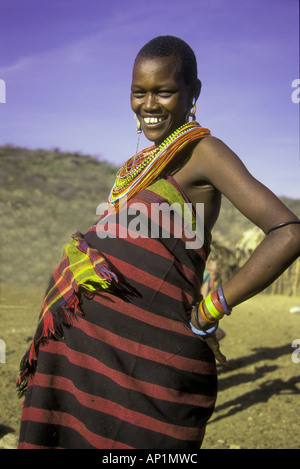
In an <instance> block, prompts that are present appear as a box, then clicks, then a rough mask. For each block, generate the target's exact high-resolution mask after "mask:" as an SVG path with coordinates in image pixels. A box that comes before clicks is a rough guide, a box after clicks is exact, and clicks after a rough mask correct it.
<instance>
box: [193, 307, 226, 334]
mask: <svg viewBox="0 0 300 469" xmlns="http://www.w3.org/2000/svg"><path fill="white" fill-rule="evenodd" d="M203 301H204V300H202V301H201V303H200V305H199V303H198V302H196V303H194V304H193V305H192V308H191V310H192V309H193V308H195V321H196V324H197V328H198V329H197V328H196V327H194V326H193V324H192V322H191V320H189V326H190V328H191V330H192V331H193V332H194V334H196V335H200V336H201V337H209V336H210V335H211V334H213V333H214V332H215V330H216V329H217V328H218V325H219V322H218V321H209V320H208V319H207V317H206V316H205V315H204V316H203V317H204V319H205V320H206V321H207V322H211V323H213V325H212V326H210V327H207V328H205V327H201V325H200V323H199V319H198V309H199V306H200V311H201V309H202V303H203ZM201 314H202V311H201ZM188 316H189V319H190V316H191V311H189V314H188Z"/></svg>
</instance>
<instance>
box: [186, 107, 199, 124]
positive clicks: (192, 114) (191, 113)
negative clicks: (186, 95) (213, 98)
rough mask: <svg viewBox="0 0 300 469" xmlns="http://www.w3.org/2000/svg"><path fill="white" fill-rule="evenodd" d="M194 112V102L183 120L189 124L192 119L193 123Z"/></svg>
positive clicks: (195, 108)
mask: <svg viewBox="0 0 300 469" xmlns="http://www.w3.org/2000/svg"><path fill="white" fill-rule="evenodd" d="M196 112H197V106H196V102H194V104H193V106H192V109H191V110H190V111H189V112H188V113H187V115H186V118H185V120H186V122H189V119H190V117H191V118H192V121H195V120H196Z"/></svg>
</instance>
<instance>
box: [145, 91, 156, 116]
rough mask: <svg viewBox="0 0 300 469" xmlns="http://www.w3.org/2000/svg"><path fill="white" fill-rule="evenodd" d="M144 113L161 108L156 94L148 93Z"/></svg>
mask: <svg viewBox="0 0 300 469" xmlns="http://www.w3.org/2000/svg"><path fill="white" fill-rule="evenodd" d="M143 108H144V111H147V112H153V111H156V110H157V109H158V108H159V104H158V102H157V99H156V96H155V94H154V93H147V94H146V96H145V101H144V106H143Z"/></svg>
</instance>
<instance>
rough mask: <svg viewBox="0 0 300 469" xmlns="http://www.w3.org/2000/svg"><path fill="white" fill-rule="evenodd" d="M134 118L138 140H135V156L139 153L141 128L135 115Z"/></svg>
mask: <svg viewBox="0 0 300 469" xmlns="http://www.w3.org/2000/svg"><path fill="white" fill-rule="evenodd" d="M134 118H135V120H136V122H137V126H136V131H137V134H138V138H137V144H136V150H135V153H136V154H137V152H138V151H139V143H140V136H141V133H142V126H141V123H140V121H139V120H138V118H137V115H136V114H134Z"/></svg>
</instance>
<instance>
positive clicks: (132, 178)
mask: <svg viewBox="0 0 300 469" xmlns="http://www.w3.org/2000/svg"><path fill="white" fill-rule="evenodd" d="M209 135H210V131H209V130H208V129H206V128H204V127H201V126H200V124H198V123H197V122H195V121H193V122H188V123H186V124H184V125H182V126H181V127H179V128H178V129H177V130H175V132H173V133H172V134H171V135H169V137H167V138H166V139H165V140H164V141H163V142H162V143H161V144H160V145H158V146H156V145H151V146H150V147H147V148H145V149H144V150H142V151H141V152H139V153H137V154H136V155H134V156H132V157H131V158H129V159H128V160H127V161H126V163H125V164H124V165H123V166H122V167H121V168H120V169H119V171H118V173H117V175H116V180H115V183H114V185H113V187H112V189H111V191H110V194H109V197H108V204H109V206H110V208H111V209H112V210H113V211H115V212H117V211H119V209H120V204H121V202H122V199H124V198H125V197H126V200H128V199H129V198H131V197H133V196H134V195H135V194H137V193H138V192H140V191H141V190H143V189H145V188H146V187H147V186H148V185H149V184H151V183H152V182H153V181H154V180H155V179H156V178H157V177H158V176H159V174H160V173H161V172H162V171H163V170H164V168H165V167H166V166H167V164H168V163H169V162H170V161H171V160H172V158H174V156H175V155H176V153H178V152H179V151H180V150H182V148H183V147H184V146H185V145H186V144H188V143H191V142H192V141H194V140H197V139H198V140H199V139H200V138H202V137H206V136H209Z"/></svg>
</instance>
